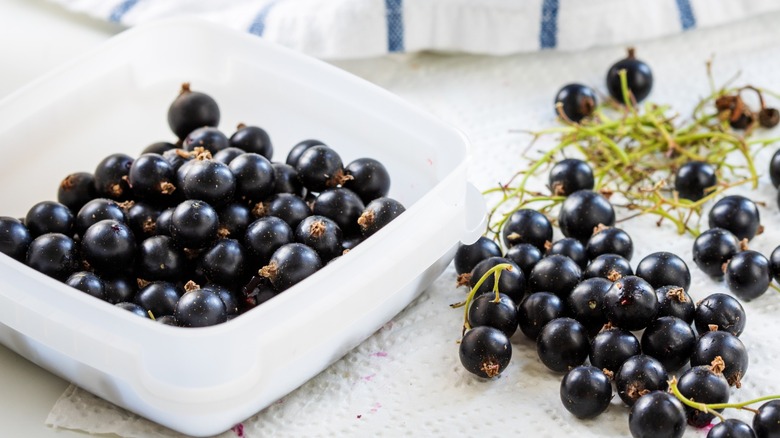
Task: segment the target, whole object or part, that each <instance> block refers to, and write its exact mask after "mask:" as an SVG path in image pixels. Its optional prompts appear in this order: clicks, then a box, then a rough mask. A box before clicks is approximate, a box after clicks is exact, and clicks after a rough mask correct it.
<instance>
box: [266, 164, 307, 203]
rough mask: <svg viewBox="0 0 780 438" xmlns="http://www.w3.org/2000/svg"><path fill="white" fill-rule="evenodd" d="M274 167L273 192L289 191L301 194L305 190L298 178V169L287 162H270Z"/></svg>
mask: <svg viewBox="0 0 780 438" xmlns="http://www.w3.org/2000/svg"><path fill="white" fill-rule="evenodd" d="M271 166H272V167H273V169H274V193H291V194H293V195H298V196H303V194H304V192H305V190H304V189H303V183H302V182H301V180H300V179H299V178H298V171H297V170H295V168H294V167H292V166H290V165H289V164H284V163H272V164H271Z"/></svg>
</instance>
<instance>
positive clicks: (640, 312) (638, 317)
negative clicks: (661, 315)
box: [603, 275, 658, 330]
mask: <svg viewBox="0 0 780 438" xmlns="http://www.w3.org/2000/svg"><path fill="white" fill-rule="evenodd" d="M603 310H604V315H605V316H606V317H607V319H608V320H609V322H611V323H612V325H614V326H616V327H620V328H624V329H626V330H640V329H643V328H645V327H647V325H648V324H649V323H650V321H652V320H653V318H654V317H655V314H656V313H657V312H658V298H656V296H655V289H653V287H652V286H651V285H650V284H649V283H648V282H646V281H645V280H643V279H642V278H640V277H636V276H632V275H629V276H627V277H623V278H620V279H618V280H616V281H615V282H614V283H613V284H612V286H611V287H610V288H609V290H608V291H607V293H606V294H605V295H604V305H603Z"/></svg>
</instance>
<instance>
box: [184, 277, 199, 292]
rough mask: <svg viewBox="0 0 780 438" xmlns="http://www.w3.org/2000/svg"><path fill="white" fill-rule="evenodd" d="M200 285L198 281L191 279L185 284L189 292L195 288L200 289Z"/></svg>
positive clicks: (185, 288)
mask: <svg viewBox="0 0 780 438" xmlns="http://www.w3.org/2000/svg"><path fill="white" fill-rule="evenodd" d="M199 289H200V285H199V284H198V283H195V282H194V281H192V280H190V281H188V282H187V283H186V284H185V285H184V290H185V291H187V292H191V291H194V290H199Z"/></svg>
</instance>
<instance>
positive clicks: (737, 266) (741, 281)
mask: <svg viewBox="0 0 780 438" xmlns="http://www.w3.org/2000/svg"><path fill="white" fill-rule="evenodd" d="M724 279H725V280H726V285H728V287H729V291H730V292H731V293H733V294H734V295H736V296H737V297H738V298H740V299H742V300H744V301H749V300H752V299H755V298H758V297H760V296H761V295H763V294H764V292H766V291H767V289H769V283H771V282H772V273H771V271H770V267H769V260H767V258H766V257H764V255H763V254H761V253H760V252H757V251H753V250H745V251H742V252H739V253H737V254H734V257H732V258H731V260H729V262H728V264H727V265H726V269H725V271H724Z"/></svg>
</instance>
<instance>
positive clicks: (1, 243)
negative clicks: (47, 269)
mask: <svg viewBox="0 0 780 438" xmlns="http://www.w3.org/2000/svg"><path fill="white" fill-rule="evenodd" d="M32 240H33V236H32V234H31V233H30V230H28V229H27V227H25V226H24V224H23V223H22V221H20V220H19V219H16V218H12V217H8V216H0V252H1V253H3V254H5V255H7V256H9V257H11V258H14V259H16V260H19V261H21V262H24V259H25V258H26V257H27V248H29V246H30V242H32Z"/></svg>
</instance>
